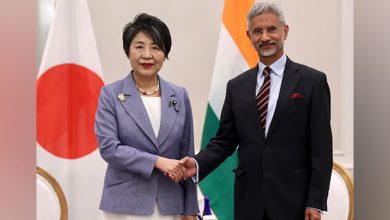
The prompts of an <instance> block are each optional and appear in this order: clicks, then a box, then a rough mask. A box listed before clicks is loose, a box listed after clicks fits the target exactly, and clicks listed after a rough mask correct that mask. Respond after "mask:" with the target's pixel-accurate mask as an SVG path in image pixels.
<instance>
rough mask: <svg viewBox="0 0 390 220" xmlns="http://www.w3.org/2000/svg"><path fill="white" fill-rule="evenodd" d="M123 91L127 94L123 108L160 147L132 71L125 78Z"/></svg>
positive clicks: (122, 102)
mask: <svg viewBox="0 0 390 220" xmlns="http://www.w3.org/2000/svg"><path fill="white" fill-rule="evenodd" d="M123 93H124V95H125V96H126V100H125V101H121V104H122V106H123V108H124V109H125V110H126V111H127V113H128V114H129V115H130V117H131V118H132V119H133V120H134V121H135V123H136V124H137V125H138V126H139V127H140V128H141V130H142V131H143V132H144V133H145V134H146V136H147V137H148V138H149V139H150V140H151V141H152V142H153V143H154V145H155V146H156V147H157V148H158V144H157V138H156V136H155V134H154V132H153V127H152V124H151V123H150V120H149V116H148V113H147V112H146V109H145V106H144V103H143V102H142V99H141V96H140V95H139V92H138V90H137V88H136V87H135V83H134V80H133V76H132V74H131V73H130V74H129V75H128V76H127V77H126V78H125V79H124V80H123Z"/></svg>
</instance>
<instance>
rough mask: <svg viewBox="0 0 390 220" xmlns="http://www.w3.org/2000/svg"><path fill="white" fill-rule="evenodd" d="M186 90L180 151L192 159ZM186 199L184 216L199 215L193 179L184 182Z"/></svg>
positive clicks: (189, 114) (192, 132)
mask: <svg viewBox="0 0 390 220" xmlns="http://www.w3.org/2000/svg"><path fill="white" fill-rule="evenodd" d="M183 90H184V104H185V108H186V118H185V131H184V133H185V134H184V140H183V143H182V146H181V149H180V154H181V158H183V157H185V156H189V157H192V156H194V154H195V149H194V125H193V117H192V109H191V103H190V100H189V98H188V93H187V91H186V90H185V89H183ZM184 185H185V199H184V202H185V204H184V215H196V214H197V213H198V197H197V189H196V185H195V183H194V182H193V181H192V180H191V179H187V180H186V181H185V182H184Z"/></svg>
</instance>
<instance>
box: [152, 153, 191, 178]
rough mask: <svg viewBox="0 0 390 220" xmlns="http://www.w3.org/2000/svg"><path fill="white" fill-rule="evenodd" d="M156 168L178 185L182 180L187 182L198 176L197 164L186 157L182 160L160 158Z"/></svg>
mask: <svg viewBox="0 0 390 220" xmlns="http://www.w3.org/2000/svg"><path fill="white" fill-rule="evenodd" d="M156 168H157V169H159V170H160V171H161V172H163V173H164V174H165V175H167V176H168V177H169V178H171V180H172V181H174V182H175V183H178V182H179V181H180V180H182V179H184V180H186V179H188V178H189V177H190V176H193V175H195V174H196V163H195V161H194V160H193V159H192V158H190V157H185V158H183V159H181V160H175V159H168V158H165V157H158V158H157V161H156Z"/></svg>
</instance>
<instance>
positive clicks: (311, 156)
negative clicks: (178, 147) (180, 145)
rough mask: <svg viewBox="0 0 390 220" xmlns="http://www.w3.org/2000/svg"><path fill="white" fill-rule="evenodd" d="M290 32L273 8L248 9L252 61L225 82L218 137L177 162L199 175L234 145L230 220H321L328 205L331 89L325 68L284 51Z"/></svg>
mask: <svg viewBox="0 0 390 220" xmlns="http://www.w3.org/2000/svg"><path fill="white" fill-rule="evenodd" d="M288 31H289V27H288V25H286V23H285V20H284V16H283V12H282V11H281V9H280V8H279V7H278V6H277V5H275V4H269V3H256V4H255V5H254V6H253V7H252V8H251V9H250V11H249V13H248V31H247V36H248V38H249V39H250V41H251V42H252V45H253V47H254V48H255V49H256V51H257V53H258V56H259V62H258V65H257V66H256V67H255V68H253V69H250V70H248V71H246V72H244V73H242V74H240V75H239V76H237V77H236V78H234V79H232V80H230V81H229V82H228V85H227V91H226V97H225V102H224V105H223V109H222V112H221V118H220V126H219V129H218V132H217V134H216V136H215V137H214V138H212V139H211V140H210V142H209V143H208V145H207V147H206V148H205V149H203V150H202V151H201V152H200V153H199V154H197V155H196V156H195V157H194V159H195V160H193V159H192V158H188V157H187V158H184V159H182V162H183V164H184V165H185V167H186V168H187V176H193V175H195V174H196V173H197V169H198V173H197V174H198V178H199V180H202V179H203V178H204V177H206V176H207V175H208V174H209V173H210V172H212V171H213V170H214V169H215V168H216V167H218V166H219V165H220V164H221V163H222V162H223V161H224V160H225V159H226V158H227V157H228V156H230V155H232V153H233V152H234V151H235V150H236V149H237V151H238V166H237V168H236V169H234V170H233V172H234V173H235V185H234V204H235V206H234V219H235V220H248V219H256V220H258V219H259V220H266V219H272V220H319V219H321V211H326V209H327V206H326V202H327V196H328V190H329V183H330V176H331V171H332V164H333V159H332V134H331V127H330V91H329V87H328V84H327V80H326V76H325V74H324V73H322V72H319V71H317V70H315V69H312V68H310V67H307V66H304V65H301V64H298V63H294V62H293V61H291V60H290V59H289V58H288V57H287V56H286V55H285V54H284V49H283V46H284V41H285V40H286V39H287V35H288ZM263 72H264V73H263Z"/></svg>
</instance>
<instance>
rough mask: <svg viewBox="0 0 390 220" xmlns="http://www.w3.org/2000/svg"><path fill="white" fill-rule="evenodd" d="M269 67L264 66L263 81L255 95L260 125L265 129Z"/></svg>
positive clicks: (269, 83) (269, 81)
mask: <svg viewBox="0 0 390 220" xmlns="http://www.w3.org/2000/svg"><path fill="white" fill-rule="evenodd" d="M270 73H271V68H269V67H268V66H267V67H266V68H264V71H263V75H264V82H263V85H262V86H261V88H260V91H259V93H258V94H257V96H256V104H257V111H258V112H259V115H260V121H261V127H262V128H263V131H265V124H266V119H267V109H268V100H269V91H270V86H271V78H270Z"/></svg>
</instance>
